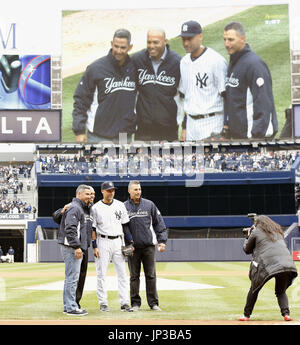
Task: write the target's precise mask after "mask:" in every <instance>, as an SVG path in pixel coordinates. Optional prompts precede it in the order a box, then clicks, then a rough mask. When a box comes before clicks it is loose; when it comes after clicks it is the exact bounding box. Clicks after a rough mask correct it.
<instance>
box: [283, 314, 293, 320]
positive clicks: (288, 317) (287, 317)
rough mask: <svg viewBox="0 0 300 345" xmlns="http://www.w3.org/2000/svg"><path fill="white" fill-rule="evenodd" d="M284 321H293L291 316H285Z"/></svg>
mask: <svg viewBox="0 0 300 345" xmlns="http://www.w3.org/2000/svg"><path fill="white" fill-rule="evenodd" d="M284 321H293V319H292V318H291V317H290V315H284Z"/></svg>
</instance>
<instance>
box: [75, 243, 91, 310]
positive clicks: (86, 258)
mask: <svg viewBox="0 0 300 345" xmlns="http://www.w3.org/2000/svg"><path fill="white" fill-rule="evenodd" d="M82 252H83V257H82V261H81V266H80V274H79V280H78V284H77V289H76V303H77V304H78V307H79V308H80V303H79V302H80V300H81V297H82V294H83V288H84V283H85V278H86V273H87V268H88V261H89V255H88V249H86V250H83V249H82Z"/></svg>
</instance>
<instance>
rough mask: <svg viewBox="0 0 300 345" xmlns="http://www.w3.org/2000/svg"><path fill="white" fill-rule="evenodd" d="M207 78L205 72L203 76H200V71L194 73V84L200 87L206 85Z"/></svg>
mask: <svg viewBox="0 0 300 345" xmlns="http://www.w3.org/2000/svg"><path fill="white" fill-rule="evenodd" d="M207 79H208V75H207V73H204V75H203V76H201V74H200V72H199V73H198V74H196V86H199V87H200V88H203V87H204V86H205V87H206V86H207Z"/></svg>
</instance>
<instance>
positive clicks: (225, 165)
mask: <svg viewBox="0 0 300 345" xmlns="http://www.w3.org/2000/svg"><path fill="white" fill-rule="evenodd" d="M299 155H300V154H299V152H298V151H292V152H287V151H279V152H267V153H260V152H241V153H238V152H232V153H211V154H206V155H205V168H211V169H213V170H214V171H227V172H228V171H238V172H253V171H278V170H289V169H290V168H291V166H292V164H293V163H294V162H295V160H296V159H297V157H299Z"/></svg>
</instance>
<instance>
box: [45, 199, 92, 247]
mask: <svg viewBox="0 0 300 345" xmlns="http://www.w3.org/2000/svg"><path fill="white" fill-rule="evenodd" d="M91 207H92V205H89V206H88V207H84V213H85V214H86V221H87V237H86V240H87V247H89V246H90V245H91V240H92V230H93V227H92V224H93V218H92V216H91V214H90V210H91ZM61 211H62V208H59V209H58V210H56V211H55V212H53V214H52V218H53V220H54V221H55V223H57V224H58V225H60V223H61V221H62V218H63V215H62V213H61Z"/></svg>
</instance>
